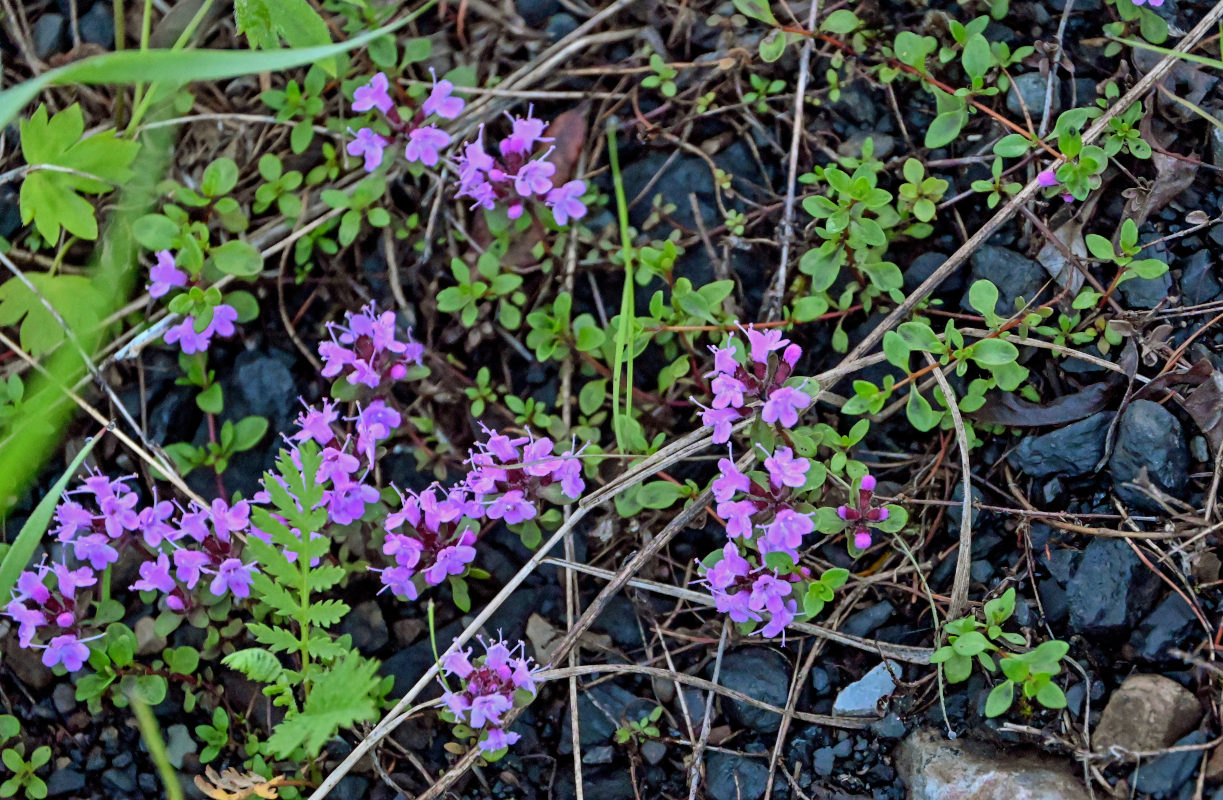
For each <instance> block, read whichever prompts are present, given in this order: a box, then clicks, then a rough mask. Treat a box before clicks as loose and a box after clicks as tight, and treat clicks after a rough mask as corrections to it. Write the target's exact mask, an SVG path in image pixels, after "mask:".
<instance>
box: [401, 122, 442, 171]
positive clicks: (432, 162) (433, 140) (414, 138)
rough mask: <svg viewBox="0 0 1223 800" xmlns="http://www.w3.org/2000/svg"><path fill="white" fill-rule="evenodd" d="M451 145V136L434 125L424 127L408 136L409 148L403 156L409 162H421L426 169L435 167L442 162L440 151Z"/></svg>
mask: <svg viewBox="0 0 1223 800" xmlns="http://www.w3.org/2000/svg"><path fill="white" fill-rule="evenodd" d="M449 144H450V134H448V133H446V132H445V131H444V130H442V129H441V128H438V127H436V126H434V125H424V126H422V127H419V128H416V129H415V130H413V131H412V132H411V133H409V134H408V146H407V148H405V149H404V153H403V154H404V157H405V158H407V159H408V161H419V162H420V163H422V164H424V165H425V166H426V167H433V166H436V165H437V162H438V161H439V160H441V155H440V154H439V153H438V151H439V150H441V149H442V148H443V147H446V146H447V145H449Z"/></svg>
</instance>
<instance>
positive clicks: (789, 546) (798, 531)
mask: <svg viewBox="0 0 1223 800" xmlns="http://www.w3.org/2000/svg"><path fill="white" fill-rule="evenodd" d="M814 530H815V523H814V522H812V521H811V517H810V516H809V515H807V514H800V513H798V512H797V511H795V510H793V509H791V508H783V509H782V510H780V511H778V512H777V516H775V517H774V518H773V521H772V522H770V523H769V524H768V525H766V526H765V528H764V537H763V538H762V539H761V540H760V542H759V545H760V552H762V553H766V552H767V553H786V554H788V555H789V556H790V557H791V558H793V559H794V560H795V561H796V562H797V561H798V549H799V548H800V547H802V544H803V537H804V536H806V535H807V534H809V533H811V532H812V531H814Z"/></svg>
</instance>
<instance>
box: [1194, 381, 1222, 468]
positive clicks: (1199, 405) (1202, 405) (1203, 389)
mask: <svg viewBox="0 0 1223 800" xmlns="http://www.w3.org/2000/svg"><path fill="white" fill-rule="evenodd" d="M1185 410H1186V411H1188V412H1189V416H1190V417H1192V418H1193V421H1194V422H1196V423H1197V425H1198V427H1199V428H1201V429H1202V433H1204V434H1205V435H1206V441H1208V442H1210V446H1211V448H1212V449H1213V450H1214V451H1215V454H1216V455H1217V454H1218V452H1219V449H1220V448H1221V447H1223V373H1220V372H1219V371H1218V370H1215V371H1214V372H1212V373H1211V374H1210V378H1209V379H1208V380H1207V381H1206V382H1205V383H1203V384H1202V385H1201V386H1199V387H1197V388H1196V389H1194V390H1193V391H1192V392H1190V393H1189V396H1188V397H1186V398H1185Z"/></svg>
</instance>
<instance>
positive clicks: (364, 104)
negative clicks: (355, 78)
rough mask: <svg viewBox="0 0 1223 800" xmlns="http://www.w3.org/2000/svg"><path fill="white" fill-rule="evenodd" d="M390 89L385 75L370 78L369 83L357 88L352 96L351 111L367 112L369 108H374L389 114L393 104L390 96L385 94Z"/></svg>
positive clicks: (378, 74) (380, 74)
mask: <svg viewBox="0 0 1223 800" xmlns="http://www.w3.org/2000/svg"><path fill="white" fill-rule="evenodd" d="M388 88H390V81H388V80H387V77H386V75H384V74H382V73H381V72H379V73H377V74H375V75H374V77H372V78H370V80H369V83H367V84H365V85H364V86H358V87H357V90H356V91H354V92H353V94H352V110H353V111H355V112H357V113H362V112H365V111H369V110H370V109H371V108H376V109H378V110H379V111H381V112H382V113H383V114H389V113H390V112H391V109H392V108H394V107H395V104H394V103H393V102H391V96H390V94H388V93H387V89H388Z"/></svg>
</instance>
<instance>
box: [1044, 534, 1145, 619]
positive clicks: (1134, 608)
mask: <svg viewBox="0 0 1223 800" xmlns="http://www.w3.org/2000/svg"><path fill="white" fill-rule="evenodd" d="M1159 585H1160V584H1159V579H1158V578H1157V577H1155V575H1153V574H1152V573H1151V570H1150V569H1148V568H1147V567H1146V565H1144V564H1143V563H1142V561H1141V560H1140V559H1139V558H1138V556H1137V555H1135V554H1134V551H1133V550H1131V549H1130V546H1129V545H1128V544H1126V543H1125V542H1124V541H1122V540H1121V539H1093V540H1092V541H1091V543H1090V544H1089V545H1087V548H1086V549H1085V550H1084V551H1083V560H1082V563H1081V564H1080V565H1079V568H1078V570H1077V571H1076V572H1075V573H1074V577H1073V578H1071V579H1070V585H1069V586H1068V587H1067V593H1068V595H1069V601H1070V626H1071V628H1073V629H1074V630H1076V631H1078V632H1080V633H1084V634H1087V635H1092V636H1112V635H1116V634H1120V633H1124V632H1127V631H1129V630H1130V628H1132V627H1133V625H1134V623H1136V622H1137V621H1138V620H1139V619H1141V618H1142V615H1143V614H1144V613H1146V611H1147V609H1149V608H1150V607H1151V603H1152V602H1153V601H1154V600H1155V593H1156V592H1157V591H1158V589H1159Z"/></svg>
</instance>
